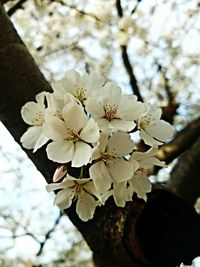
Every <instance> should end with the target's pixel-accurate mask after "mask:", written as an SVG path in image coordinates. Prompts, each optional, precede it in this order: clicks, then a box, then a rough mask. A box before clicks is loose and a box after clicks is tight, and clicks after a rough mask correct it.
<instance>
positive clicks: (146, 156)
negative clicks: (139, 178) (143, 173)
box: [130, 146, 166, 169]
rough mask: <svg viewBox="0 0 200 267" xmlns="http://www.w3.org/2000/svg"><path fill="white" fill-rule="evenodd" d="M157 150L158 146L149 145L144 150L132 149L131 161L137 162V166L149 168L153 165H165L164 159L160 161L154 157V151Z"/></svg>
mask: <svg viewBox="0 0 200 267" xmlns="http://www.w3.org/2000/svg"><path fill="white" fill-rule="evenodd" d="M157 151H158V147H157V146H156V147H151V148H150V149H149V150H147V151H146V152H139V151H134V152H133V153H132V155H131V159H130V160H131V161H132V162H134V164H135V165H137V164H138V168H139V167H140V168H144V169H150V168H152V167H153V166H160V167H166V164H165V162H164V161H160V160H159V159H158V158H156V157H155V154H156V152H157Z"/></svg>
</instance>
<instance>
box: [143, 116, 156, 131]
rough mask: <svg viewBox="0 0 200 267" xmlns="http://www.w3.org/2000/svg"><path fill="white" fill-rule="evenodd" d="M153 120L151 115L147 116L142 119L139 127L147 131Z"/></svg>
mask: <svg viewBox="0 0 200 267" xmlns="http://www.w3.org/2000/svg"><path fill="white" fill-rule="evenodd" d="M153 121H154V120H153V118H152V117H151V115H145V116H143V117H142V118H141V120H140V123H139V127H140V128H142V129H145V128H146V127H148V126H149V125H150V124H151V123H152V122H153Z"/></svg>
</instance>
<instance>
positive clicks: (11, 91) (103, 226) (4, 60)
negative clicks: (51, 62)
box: [0, 4, 200, 267]
mask: <svg viewBox="0 0 200 267" xmlns="http://www.w3.org/2000/svg"><path fill="white" fill-rule="evenodd" d="M0 36H1V38H0V120H1V121H2V122H3V123H4V125H5V126H6V127H7V129H8V130H9V131H10V133H11V134H12V135H13V137H14V138H15V140H16V142H18V143H19V144H20V137H21V135H22V134H23V133H24V131H25V129H26V125H25V124H24V122H23V121H22V119H21V115H20V110H21V107H22V106H23V105H24V104H25V103H26V102H27V101H31V100H34V97H35V95H36V94H37V93H39V92H41V91H43V90H46V91H51V87H50V85H49V84H48V82H47V81H46V80H45V78H44V77H43V75H42V74H41V72H40V71H39V69H38V67H37V65H36V64H35V63H34V61H33V59H32V57H31V56H30V54H29V52H28V50H27V49H26V48H25V46H24V44H23V42H22V41H21V39H20V38H19V36H18V35H17V33H16V31H15V30H14V28H13V25H12V24H11V22H10V21H9V18H8V17H7V16H6V14H5V12H4V10H3V7H2V6H1V4H0ZM25 152H26V153H27V154H28V156H29V157H30V159H31V160H32V161H33V163H34V164H35V166H36V167H37V168H38V169H39V170H40V172H41V173H42V174H43V175H44V177H45V179H46V180H47V182H51V177H52V173H53V171H54V169H55V167H56V166H55V164H54V163H52V162H50V161H49V160H48V159H47V157H46V154H45V149H40V151H38V152H36V153H34V154H33V153H32V151H28V150H25ZM149 196H150V199H149V201H148V202H147V203H145V202H144V201H141V200H138V199H135V200H134V201H133V202H129V203H127V205H126V207H125V208H118V207H116V206H115V205H114V203H113V201H111V200H110V201H108V203H107V205H105V206H104V207H101V208H97V211H96V213H95V217H94V219H93V220H91V221H89V222H87V223H84V222H82V221H81V220H80V219H79V218H78V216H77V215H76V213H75V210H74V206H72V208H70V209H69V210H68V211H67V214H68V216H69V218H70V219H71V221H72V222H73V223H74V225H75V226H77V228H78V229H79V230H80V232H81V233H82V234H83V236H84V238H85V239H86V241H87V242H88V244H89V246H90V248H91V249H92V251H93V252H94V260H95V263H96V266H97V267H125V266H126V267H139V266H140V267H141V266H143V267H144V266H159V267H162V266H163V267H165V266H166V265H165V262H166V255H167V258H169V259H168V261H167V263H168V265H167V267H174V266H176V265H177V263H180V262H181V261H182V260H185V261H186V263H187V262H188V261H190V260H191V259H192V258H193V257H194V256H197V255H199V251H200V238H199V237H200V235H199V231H200V227H199V225H200V223H199V216H198V215H197V214H196V213H195V212H194V210H193V208H192V207H190V206H188V205H187V204H186V203H185V202H184V201H182V200H180V199H179V198H177V197H175V196H173V195H172V194H170V193H167V192H165V191H163V190H159V191H155V192H152V193H151V194H150V195H149ZM165 220H166V222H167V223H164V222H165ZM158 222H160V224H159V223H158ZM152 233H154V234H152ZM175 233H176V234H175ZM185 233H187V235H185ZM154 236H155V237H156V238H154ZM166 239H167V241H166ZM172 244H173V249H176V247H180V249H179V250H176V252H177V253H176V255H174V253H172V252H173V250H172V249H171V250H169V249H168V246H170V247H171V245H172ZM180 244H181V246H180ZM160 245H163V251H162V252H161V251H160V250H159V249H160ZM156 250H159V251H160V256H158V255H157V253H156V252H155V251H156ZM166 251H167V252H166ZM186 251H187V253H186ZM186 254H187V255H186ZM186 256H187V257H186Z"/></svg>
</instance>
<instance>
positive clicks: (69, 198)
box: [46, 175, 99, 222]
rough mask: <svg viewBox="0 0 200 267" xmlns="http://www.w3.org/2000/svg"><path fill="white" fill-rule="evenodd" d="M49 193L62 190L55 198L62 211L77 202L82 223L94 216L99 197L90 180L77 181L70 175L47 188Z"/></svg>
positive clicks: (77, 209)
mask: <svg viewBox="0 0 200 267" xmlns="http://www.w3.org/2000/svg"><path fill="white" fill-rule="evenodd" d="M46 188H47V191H48V192H51V191H54V190H58V189H62V190H61V191H59V192H58V193H57V195H56V197H55V200H54V203H55V204H56V205H57V206H58V207H59V208H60V209H61V210H64V209H67V208H69V207H70V206H71V204H72V202H73V201H75V200H77V202H76V213H77V214H78V216H79V218H80V219H81V220H82V221H85V222H86V221H88V220H89V219H92V218H93V216H94V212H95V208H96V199H95V197H96V198H98V197H99V195H98V193H97V192H96V189H95V187H94V184H93V182H92V181H91V179H90V178H82V179H77V178H74V177H72V176H70V175H67V177H66V178H64V180H63V181H62V182H61V183H52V184H48V185H47V186H46Z"/></svg>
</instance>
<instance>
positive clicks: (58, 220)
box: [36, 212, 63, 256]
mask: <svg viewBox="0 0 200 267" xmlns="http://www.w3.org/2000/svg"><path fill="white" fill-rule="evenodd" d="M62 216H63V213H62V212H60V213H59V215H58V217H57V219H56V220H55V223H54V225H53V227H52V228H51V229H50V230H49V231H48V232H47V233H46V234H45V239H44V241H42V242H40V248H39V251H38V252H37V254H36V256H40V255H41V254H42V251H43V248H44V246H45V244H46V242H47V240H48V239H49V238H50V235H51V234H52V233H53V232H54V231H55V228H56V226H57V225H58V224H59V222H60V220H61V218H62Z"/></svg>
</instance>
